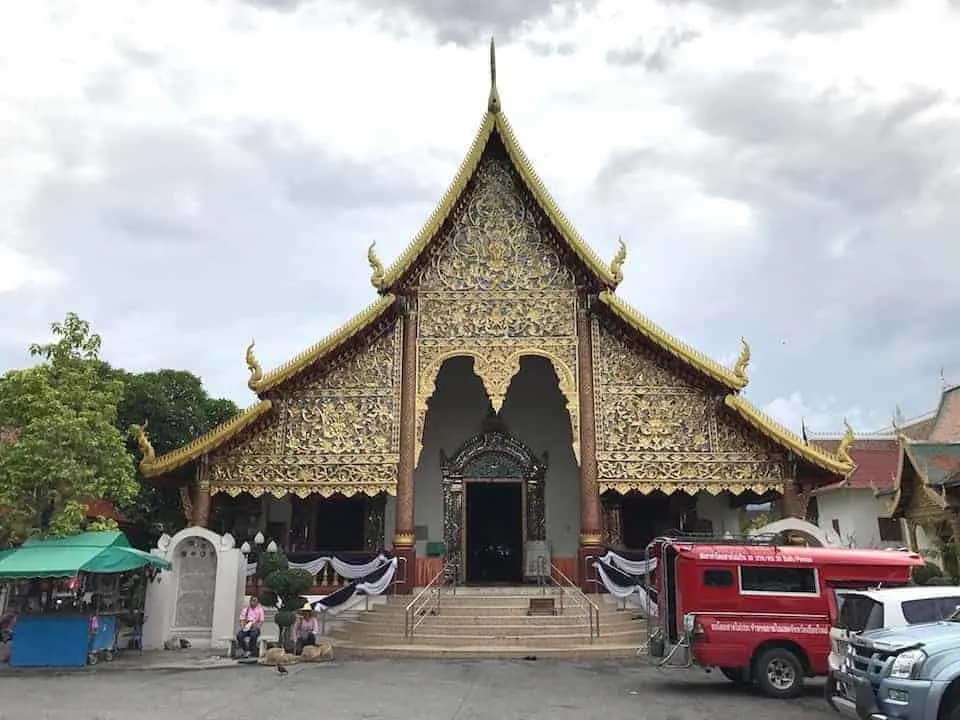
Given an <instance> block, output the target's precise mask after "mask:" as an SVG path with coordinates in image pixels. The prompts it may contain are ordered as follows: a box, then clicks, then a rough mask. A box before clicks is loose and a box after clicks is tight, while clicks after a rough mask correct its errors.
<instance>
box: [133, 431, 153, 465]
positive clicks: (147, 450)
mask: <svg viewBox="0 0 960 720" xmlns="http://www.w3.org/2000/svg"><path fill="white" fill-rule="evenodd" d="M147 422H148V421H147V420H144V421H143V425H134V426H133V427H132V428H131V430H132V431H133V437H134V438H136V441H137V447H138V448H139V449H140V455H141V456H142V458H141V460H140V462H141V463H145V464H148V465H149V464H150V463H152V462H154V461H155V460H156V457H157V456H156V453H155V452H154V450H153V445H152V444H151V443H150V438H149V437H147Z"/></svg>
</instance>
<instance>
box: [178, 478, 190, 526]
mask: <svg viewBox="0 0 960 720" xmlns="http://www.w3.org/2000/svg"><path fill="white" fill-rule="evenodd" d="M178 489H179V491H180V505H181V507H182V509H183V517H184V519H185V520H186V521H187V522H188V523H192V522H193V500H192V499H191V498H190V488H189V487H188V486H186V485H181V486H180V487H179V488H178Z"/></svg>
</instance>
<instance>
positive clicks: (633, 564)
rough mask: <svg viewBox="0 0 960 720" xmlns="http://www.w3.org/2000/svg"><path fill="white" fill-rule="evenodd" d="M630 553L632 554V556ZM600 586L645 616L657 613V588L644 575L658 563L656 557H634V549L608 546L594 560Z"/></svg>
mask: <svg viewBox="0 0 960 720" xmlns="http://www.w3.org/2000/svg"><path fill="white" fill-rule="evenodd" d="M631 556H632V557H631ZM593 567H594V569H595V570H596V571H597V576H598V577H599V579H600V582H602V583H603V586H604V587H605V588H606V589H607V592H609V593H610V594H611V595H613V596H614V597H615V598H617V599H618V600H624V601H625V602H628V603H629V604H631V605H635V606H637V607H639V609H640V610H641V611H642V612H643V613H644V614H646V615H648V616H656V614H657V592H656V590H655V589H654V588H653V587H650V586H648V584H647V581H646V578H645V576H646V575H647V573H649V572H652V571H653V570H655V569H656V567H657V559H656V558H650V559H649V560H648V559H647V558H646V557H645V556H643V557H637V556H636V554H634V553H624V552H614V551H613V550H608V551H607V552H606V553H605V554H604V555H602V556H600V557H598V558H597V559H596V560H594V563H593Z"/></svg>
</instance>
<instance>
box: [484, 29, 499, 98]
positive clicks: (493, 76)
mask: <svg viewBox="0 0 960 720" xmlns="http://www.w3.org/2000/svg"><path fill="white" fill-rule="evenodd" d="M487 111H488V112H492V113H494V114H496V113H498V112H500V93H498V92H497V46H496V43H494V41H493V37H492V36H491V38H490V97H489V98H488V99H487Z"/></svg>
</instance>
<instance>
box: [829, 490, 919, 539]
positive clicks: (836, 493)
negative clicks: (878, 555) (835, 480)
mask: <svg viewBox="0 0 960 720" xmlns="http://www.w3.org/2000/svg"><path fill="white" fill-rule="evenodd" d="M817 507H818V509H819V516H820V517H819V519H818V524H819V526H820V529H821V530H823V531H824V532H825V533H826V534H827V537H829V538H830V539H831V541H832V542H836V543H838V544H839V545H844V546H848V547H858V548H880V547H896V546H898V545H902V544H906V539H904V541H903V543H898V542H885V541H882V540H881V539H880V526H879V523H878V521H877V520H878V518H879V517H880V514H881V512H882V510H883V503H882V501H881V500H880V499H879V498H876V497H874V494H873V490H871V489H869V488H864V489H849V488H845V489H840V490H830V491H828V492H823V493H819V494H818V495H817ZM834 519H836V520H837V521H838V522H839V525H840V533H839V537H838V536H837V533H836V532H835V531H834V528H833V521H834Z"/></svg>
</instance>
